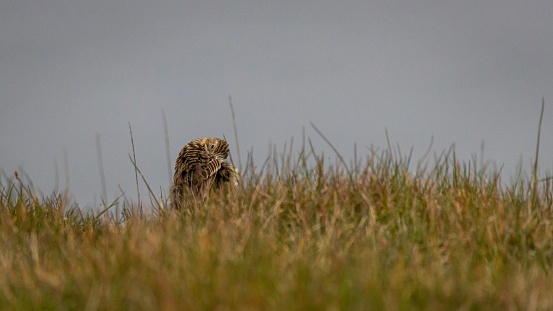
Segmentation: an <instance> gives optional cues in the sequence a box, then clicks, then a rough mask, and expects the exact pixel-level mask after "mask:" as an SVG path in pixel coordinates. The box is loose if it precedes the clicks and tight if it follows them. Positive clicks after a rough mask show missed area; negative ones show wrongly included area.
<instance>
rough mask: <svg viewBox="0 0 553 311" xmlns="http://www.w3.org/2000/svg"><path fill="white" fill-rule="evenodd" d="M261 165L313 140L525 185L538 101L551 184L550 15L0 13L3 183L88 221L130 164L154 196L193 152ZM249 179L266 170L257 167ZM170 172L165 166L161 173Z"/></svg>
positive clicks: (499, 7)
mask: <svg viewBox="0 0 553 311" xmlns="http://www.w3.org/2000/svg"><path fill="white" fill-rule="evenodd" d="M229 95H230V96H232V101H233V104H234V110H235V112H236V121H237V124H238V132H239V137H240V139H239V142H240V147H241V149H242V158H245V155H246V150H248V149H251V148H253V150H254V153H255V154H256V155H257V156H258V158H257V159H258V161H262V160H263V159H264V158H265V157H266V155H267V150H268V145H269V143H273V144H275V145H276V146H277V148H282V146H283V145H284V142H286V141H289V140H290V138H291V137H295V139H296V142H295V144H296V146H297V145H298V144H299V142H301V135H302V128H303V127H305V128H306V135H307V136H309V137H311V138H312V140H313V143H314V144H315V147H316V148H317V149H318V150H321V151H323V150H325V151H326V153H325V154H326V155H327V156H328V157H332V158H333V157H334V156H333V155H332V154H331V152H328V150H329V148H328V146H326V144H325V143H324V141H323V140H322V139H321V138H320V137H319V136H318V135H317V134H316V132H315V131H314V130H313V129H312V128H311V127H310V125H309V122H310V121H312V122H314V123H315V124H316V125H317V126H318V128H319V129H320V130H321V131H323V133H325V135H326V136H327V137H328V138H329V139H330V140H331V141H332V142H333V143H334V145H335V146H336V147H337V148H338V149H340V150H341V152H342V154H343V155H344V156H345V157H347V158H351V157H352V155H353V145H354V144H355V143H356V144H357V146H358V153H359V154H360V155H363V154H366V153H367V152H368V150H367V148H366V147H368V146H371V145H372V146H375V147H380V148H384V147H386V136H385V129H387V130H388V133H389V136H390V140H391V142H392V143H393V144H399V145H400V146H401V147H402V148H403V149H404V150H408V149H409V148H410V147H411V146H413V147H414V151H415V154H416V155H421V154H423V153H424V151H425V150H426V149H427V148H428V145H429V142H430V140H431V137H434V149H435V150H437V151H442V150H444V149H446V148H448V147H449V146H451V145H452V144H455V146H456V150H457V154H458V156H459V157H460V158H461V160H463V161H468V160H470V158H471V155H473V154H477V153H478V154H479V153H480V145H481V142H482V141H484V144H485V154H484V156H485V158H486V159H488V160H490V161H493V162H495V163H496V164H497V165H498V166H501V165H504V169H503V171H504V175H505V174H506V175H507V176H505V177H504V179H506V180H507V179H508V177H509V174H511V175H512V174H513V172H514V171H515V166H516V165H517V163H518V162H519V161H520V160H521V159H522V164H523V168H524V169H525V170H527V171H529V170H530V163H531V161H532V160H533V157H534V156H533V153H534V148H535V143H536V132H537V124H538V118H539V111H540V105H541V100H542V97H544V98H545V102H546V109H545V115H544V121H543V122H544V124H543V132H542V144H541V154H540V159H541V169H542V175H544V174H546V173H548V172H551V171H552V170H553V104H552V103H553V1H550V0H544V1H532V0H526V1H519V0H488V1H481V0H477V1H476V0H474V1H428V0H424V1H143V0H132V1H131V0H128V1H112V0H109V1H108V0H95V1H58V0H48V1H29V0H2V1H0V143H1V145H0V170H2V171H3V172H4V174H7V175H8V176H13V172H14V171H15V170H17V169H20V168H23V169H24V170H25V171H26V172H27V173H28V174H29V175H30V177H31V179H32V181H33V182H34V185H35V187H36V188H38V189H39V190H41V191H42V192H44V193H49V192H51V191H52V190H53V189H54V188H55V186H56V166H57V171H58V172H59V173H58V175H59V178H58V180H57V181H58V189H62V190H63V188H64V187H66V186H67V185H66V184H65V177H64V175H65V171H64V150H65V152H66V154H67V161H68V165H69V180H70V184H69V189H70V190H71V191H72V193H73V194H74V195H75V199H76V201H77V202H79V203H80V204H81V205H83V206H86V205H88V206H90V205H92V204H93V202H98V201H99V197H100V195H101V194H102V191H101V186H100V177H99V165H98V158H97V156H96V136H97V135H99V137H100V138H101V146H102V153H103V157H102V158H103V163H104V167H105V175H106V179H107V192H108V199H109V200H112V199H114V198H115V197H116V196H118V195H119V193H120V191H119V186H120V187H121V188H122V189H123V190H124V191H126V194H127V196H128V197H130V198H133V199H136V189H135V186H134V182H135V181H134V170H133V166H132V164H131V163H130V161H129V159H128V154H129V153H131V152H132V148H131V142H130V136H129V128H128V124H129V122H130V123H131V125H132V129H133V135H134V143H135V148H136V157H137V161H138V165H139V167H140V168H141V170H142V171H143V173H144V174H145V176H146V178H147V179H148V181H149V183H150V185H151V186H153V187H154V188H157V189H159V188H160V187H161V188H163V189H167V187H168V183H169V181H168V178H169V177H168V172H167V162H166V153H165V144H164V133H163V122H162V112H161V111H162V110H163V111H164V112H165V114H166V116H167V123H168V128H169V139H170V151H171V152H170V154H171V158H172V159H171V161H174V158H175V157H176V156H177V154H178V152H179V150H180V149H181V148H182V146H183V145H184V144H186V143H187V142H188V141H190V140H192V139H194V138H197V137H205V136H216V137H221V136H223V135H225V136H226V137H227V140H228V141H229V143H230V144H231V150H232V152H233V153H234V154H236V150H235V145H236V144H235V139H234V135H233V132H232V118H231V114H230V109H229V104H228V97H229ZM258 164H259V165H260V164H261V163H258ZM171 165H172V164H171Z"/></svg>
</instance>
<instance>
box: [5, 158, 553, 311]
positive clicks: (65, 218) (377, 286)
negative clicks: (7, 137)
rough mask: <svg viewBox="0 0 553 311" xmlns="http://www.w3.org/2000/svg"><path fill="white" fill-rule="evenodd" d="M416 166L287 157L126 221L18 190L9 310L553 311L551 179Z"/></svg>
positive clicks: (8, 247)
mask: <svg viewBox="0 0 553 311" xmlns="http://www.w3.org/2000/svg"><path fill="white" fill-rule="evenodd" d="M277 159H279V160H277ZM409 161H410V159H408V158H400V157H397V156H394V155H393V154H392V153H391V152H389V151H384V152H378V153H377V152H373V153H372V155H371V156H369V157H367V158H366V159H364V160H363V161H359V162H358V163H354V164H353V165H352V166H351V167H350V168H349V169H345V168H344V167H343V166H342V165H329V164H328V163H323V162H324V160H323V157H322V156H317V155H315V154H313V153H312V152H309V153H308V154H307V153H305V152H303V151H302V152H301V153H300V154H299V155H298V156H297V158H294V157H293V156H291V155H290V154H288V155H281V156H276V157H274V158H272V159H271V160H270V161H268V163H266V164H267V165H264V166H263V167H262V168H261V169H258V170H256V169H255V167H254V165H253V164H250V165H249V166H248V167H247V168H246V170H245V172H244V176H243V180H242V185H241V187H240V188H239V189H236V190H235V191H230V192H228V191H225V192H221V193H213V194H212V195H211V196H210V198H209V200H208V202H206V203H205V204H203V205H201V206H194V207H191V208H190V209H188V210H186V211H182V212H178V213H177V212H168V211H165V212H164V211H163V210H160V211H158V212H155V211H154V212H152V213H141V212H140V211H139V210H138V209H127V210H126V212H125V213H124V217H123V220H122V221H120V222H118V221H116V220H115V219H114V218H113V217H110V216H109V215H108V213H106V214H104V215H101V216H94V215H89V214H86V213H84V214H83V212H80V211H79V209H78V208H77V206H76V205H75V204H74V203H71V202H68V201H67V200H65V199H64V196H63V195H62V194H59V195H58V194H53V195H51V196H48V197H42V198H36V197H35V196H34V195H33V189H31V187H29V186H27V185H25V184H24V183H23V182H21V181H20V180H19V179H9V178H4V179H2V180H1V181H0V191H1V192H0V309H2V310H4V309H18V310H31V309H42V310H43V309H56V310H65V309H78V310H97V309H101V310H119V309H130V310H152V309H156V310H157V309H162V310H163V309H165V310H167V309H170V310H383V309H387V310H458V309H460V310H551V309H553V295H552V293H553V277H552V273H551V269H552V264H553V225H552V216H553V215H552V186H551V184H550V180H545V181H542V182H540V183H538V189H537V196H536V197H535V198H534V199H532V190H533V188H532V185H533V184H532V182H531V180H529V179H528V178H524V177H523V176H519V177H518V178H516V179H515V180H513V181H511V182H510V183H505V182H503V181H502V180H501V178H500V175H499V174H498V173H496V172H494V171H493V170H491V169H486V168H483V169H479V170H476V169H475V165H473V163H459V162H457V160H456V159H455V155H454V154H453V152H448V153H444V154H442V155H441V156H439V157H436V159H435V160H434V161H432V162H433V163H432V164H430V165H428V163H426V162H424V161H423V162H421V163H423V164H421V165H419V166H418V168H416V171H415V172H411V173H410V172H409V171H408V167H409V166H410V165H409ZM427 162H428V161H427ZM308 163H311V165H308ZM424 163H426V164H424Z"/></svg>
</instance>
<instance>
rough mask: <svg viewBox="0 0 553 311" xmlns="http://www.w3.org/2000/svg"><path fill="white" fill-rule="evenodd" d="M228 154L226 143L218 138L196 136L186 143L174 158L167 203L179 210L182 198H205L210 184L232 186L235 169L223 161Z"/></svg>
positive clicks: (234, 183) (184, 200)
mask: <svg viewBox="0 0 553 311" xmlns="http://www.w3.org/2000/svg"><path fill="white" fill-rule="evenodd" d="M228 154H229V146H228V143H227V142H226V141H224V140H222V139H220V138H198V139H195V140H193V141H191V142H189V143H188V144H186V146H184V148H182V150H181V152H180V153H179V156H178V157H177V160H176V161H175V174H174V175H173V185H172V187H171V193H170V197H171V206H172V207H173V208H175V209H180V208H181V207H182V206H183V205H184V204H185V202H186V201H196V202H201V201H203V200H205V198H206V197H207V195H208V193H209V190H210V189H211V186H212V185H214V186H215V187H216V188H220V187H222V186H224V185H225V184H231V185H236V184H237V179H238V174H237V172H236V169H235V168H234V166H233V165H232V164H230V163H227V162H225V159H226V158H227V156H228Z"/></svg>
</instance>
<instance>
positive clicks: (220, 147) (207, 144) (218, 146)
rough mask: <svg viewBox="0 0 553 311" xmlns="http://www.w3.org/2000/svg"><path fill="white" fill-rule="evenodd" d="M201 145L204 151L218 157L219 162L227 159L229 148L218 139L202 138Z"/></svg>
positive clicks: (224, 142)
mask: <svg viewBox="0 0 553 311" xmlns="http://www.w3.org/2000/svg"><path fill="white" fill-rule="evenodd" d="M202 144H203V147H204V149H205V151H207V152H208V153H210V154H213V155H216V156H218V157H219V158H221V160H224V159H226V158H227V157H228V154H229V146H228V143H227V142H226V141H224V140H222V139H220V138H204V139H203V140H202Z"/></svg>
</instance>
